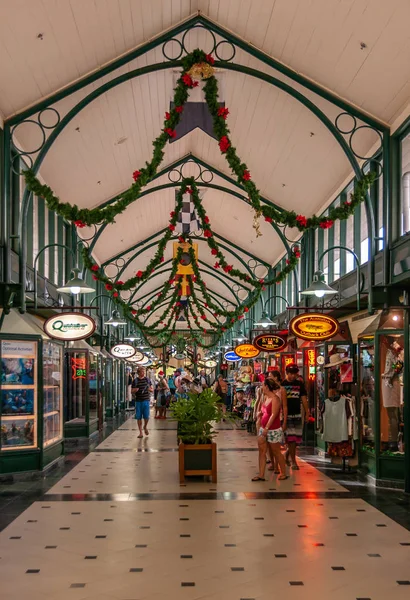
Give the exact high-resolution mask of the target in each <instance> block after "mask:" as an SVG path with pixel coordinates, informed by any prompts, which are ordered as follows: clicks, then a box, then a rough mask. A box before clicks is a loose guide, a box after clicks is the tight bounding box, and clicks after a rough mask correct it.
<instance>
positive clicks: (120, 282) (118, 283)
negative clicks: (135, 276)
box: [115, 281, 124, 285]
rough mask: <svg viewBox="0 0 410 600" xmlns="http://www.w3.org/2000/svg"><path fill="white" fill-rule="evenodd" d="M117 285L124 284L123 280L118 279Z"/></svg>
mask: <svg viewBox="0 0 410 600" xmlns="http://www.w3.org/2000/svg"><path fill="white" fill-rule="evenodd" d="M115 285H124V282H123V281H116V282H115Z"/></svg>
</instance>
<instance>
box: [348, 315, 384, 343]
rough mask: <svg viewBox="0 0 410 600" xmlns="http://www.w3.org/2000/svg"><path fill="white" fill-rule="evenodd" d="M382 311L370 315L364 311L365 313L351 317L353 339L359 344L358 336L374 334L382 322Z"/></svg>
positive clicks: (350, 324) (350, 325)
mask: <svg viewBox="0 0 410 600" xmlns="http://www.w3.org/2000/svg"><path fill="white" fill-rule="evenodd" d="M380 317H381V313H378V314H377V315H369V314H368V313H363V315H362V316H361V315H355V316H352V317H349V327H350V332H351V334H352V341H353V343H354V344H357V339H358V336H359V335H360V336H364V335H374V334H375V332H376V331H377V329H378V328H379V324H380Z"/></svg>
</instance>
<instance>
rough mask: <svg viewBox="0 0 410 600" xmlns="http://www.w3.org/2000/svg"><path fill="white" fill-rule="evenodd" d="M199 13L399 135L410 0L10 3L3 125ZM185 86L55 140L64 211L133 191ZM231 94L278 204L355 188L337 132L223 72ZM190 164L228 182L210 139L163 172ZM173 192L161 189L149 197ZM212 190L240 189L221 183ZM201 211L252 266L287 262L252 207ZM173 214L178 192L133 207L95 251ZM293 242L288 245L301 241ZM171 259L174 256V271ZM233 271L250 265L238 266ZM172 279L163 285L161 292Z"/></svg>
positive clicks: (105, 112) (301, 207)
mask: <svg viewBox="0 0 410 600" xmlns="http://www.w3.org/2000/svg"><path fill="white" fill-rule="evenodd" d="M198 10H200V11H201V12H202V14H203V15H204V16H205V17H208V18H209V19H211V20H213V21H214V22H216V23H217V24H218V25H220V26H221V27H224V28H226V29H229V30H231V31H232V32H233V33H234V34H235V35H237V36H239V37H241V38H242V39H244V40H246V41H247V42H250V43H251V44H253V45H254V46H256V47H257V48H259V49H260V50H262V51H264V52H265V53H266V54H268V55H269V56H271V57H273V58H275V59H277V60H279V61H281V62H283V63H284V64H286V65H287V66H288V67H290V68H291V69H293V70H294V71H297V72H299V73H301V74H302V75H304V76H305V77H306V78H308V79H310V80H312V81H314V82H316V83H317V84H318V85H319V86H321V87H323V88H325V89H327V90H330V91H331V92H332V93H333V94H335V95H336V96H338V97H340V98H343V99H345V100H346V101H347V102H350V103H352V104H354V105H356V106H357V107H360V108H361V109H362V110H363V111H365V112H367V113H368V114H370V115H372V116H373V117H374V118H375V119H377V120H379V121H380V122H383V123H385V124H391V123H392V122H393V121H394V119H395V118H397V116H398V114H400V113H401V112H402V111H403V109H404V108H405V106H406V105H407V104H408V101H409V96H410V66H409V65H410V37H409V35H408V23H409V20H410V2H409V1H408V0H391V1H390V2H386V1H385V0H150V1H149V2H148V1H146V0H98V1H95V2H92V1H88V0H0V56H1V60H0V112H1V114H2V116H3V118H4V119H5V120H7V119H8V118H10V117H11V116H12V115H14V114H15V113H18V112H19V111H21V110H23V109H24V108H26V107H28V106H29V105H32V104H35V103H37V102H39V101H40V100H42V99H44V98H45V97H47V96H49V95H51V94H53V93H55V92H56V91H57V90H60V89H61V88H63V87H64V86H66V85H68V84H70V83H72V82H74V81H77V80H79V79H80V78H82V77H83V76H85V75H87V74H89V73H90V72H91V71H94V70H98V69H99V68H101V67H102V66H103V65H105V64H106V63H108V62H110V61H113V60H115V59H116V58H118V57H119V56H120V55H122V54H124V53H126V52H128V51H130V50H131V49H133V48H135V47H137V46H138V45H140V44H143V43H144V42H147V41H149V40H150V39H152V38H153V37H155V36H157V35H159V34H160V33H161V32H163V31H164V30H166V29H167V28H170V27H172V26H175V25H177V24H178V23H180V22H181V21H182V20H184V19H187V18H188V17H190V16H192V15H194V14H196V13H197V11H198ZM187 42H188V44H189V46H190V48H192V49H193V48H195V47H197V46H198V47H204V46H205V45H206V44H209V39H208V38H207V37H206V34H205V33H203V32H200V31H198V30H195V31H193V32H191V33H190V34H189V35H188V36H187ZM204 49H206V47H204ZM163 60H164V58H163V56H162V53H161V50H160V48H158V49H156V50H151V51H150V52H148V53H147V54H145V55H143V56H142V57H141V58H138V59H135V60H133V61H132V62H131V63H129V64H127V65H125V66H123V67H121V68H120V69H117V70H116V71H115V72H114V73H111V74H110V75H106V76H105V77H104V78H103V82H108V81H111V80H113V79H114V78H115V77H117V76H118V75H120V74H125V73H127V72H129V71H131V70H132V69H135V68H139V67H142V66H145V65H149V64H152V63H155V62H162V61H163ZM234 62H236V63H239V64H241V65H244V66H247V67H252V68H255V69H259V70H261V71H263V72H265V73H267V74H269V75H271V76H274V77H277V78H278V79H279V80H280V81H283V82H285V83H288V84H289V83H291V85H292V87H293V88H294V89H296V90H298V91H300V92H303V93H304V95H305V96H306V97H307V98H308V99H310V100H312V101H313V102H314V103H315V104H316V106H317V107H319V108H320V110H322V111H323V112H324V113H325V114H326V116H327V117H328V118H329V119H330V120H331V121H333V122H334V121H335V119H336V117H337V115H338V114H339V113H340V112H341V110H340V109H339V108H337V107H335V106H334V105H332V104H331V103H330V102H328V101H326V100H324V99H322V98H321V97H320V96H319V95H317V94H315V93H314V92H313V91H307V90H306V89H304V88H302V86H301V85H300V84H297V83H295V82H291V81H290V79H289V78H287V77H286V76H285V75H281V74H279V73H278V72H277V71H275V70H274V69H273V68H271V67H268V66H266V65H265V66H264V65H262V64H261V62H259V61H258V60H257V59H256V58H253V57H251V56H249V55H248V54H247V53H245V52H244V51H242V50H238V51H237V54H236V57H235V61H234ZM174 80H175V73H173V72H172V71H170V70H164V71H160V72H156V73H151V74H148V75H144V76H142V77H139V78H136V79H131V80H130V81H128V82H125V83H122V84H121V85H119V86H117V87H114V88H113V89H111V90H110V91H107V92H106V93H104V94H103V95H102V96H100V97H99V98H97V99H96V100H95V101H93V102H92V103H91V104H89V105H88V106H87V107H85V108H84V109H83V110H82V111H81V112H80V113H79V114H78V115H77V116H75V118H74V119H73V120H72V121H70V123H69V124H68V125H67V127H66V128H65V129H64V131H63V132H62V134H61V135H60V136H59V137H58V138H57V141H56V142H55V143H54V145H53V147H52V149H51V151H50V152H49V153H48V154H47V156H46V158H45V160H44V162H43V164H42V166H41V169H40V175H41V178H42V179H43V180H44V181H45V182H46V183H47V184H49V185H50V186H51V187H52V189H53V190H54V191H55V192H56V194H57V195H58V196H59V197H60V198H61V199H62V200H64V201H67V202H71V203H76V204H78V205H79V206H81V207H87V208H91V207H94V206H97V205H98V204H100V203H102V202H104V201H107V200H109V199H110V198H112V197H113V196H115V195H116V194H119V193H121V192H122V191H123V190H125V189H126V188H128V187H129V186H130V184H131V183H132V172H133V171H134V170H135V169H137V168H139V167H141V166H143V165H144V164H145V161H147V160H149V159H150V157H151V153H152V140H153V139H154V138H155V137H156V136H157V135H158V134H159V132H160V130H161V128H162V126H163V119H164V113H165V111H166V110H168V109H169V103H170V101H171V99H172V96H173V86H174ZM101 83H102V81H96V82H94V83H92V84H90V85H88V86H87V87H85V88H83V89H81V90H79V91H77V92H75V93H73V94H71V95H70V96H69V97H67V98H65V99H63V100H60V101H59V102H58V103H57V104H55V108H56V109H57V110H58V111H59V112H60V114H61V116H64V115H66V114H67V112H68V111H69V110H70V109H71V108H72V107H73V106H75V104H76V103H77V102H79V101H80V100H81V99H83V98H85V97H86V96H87V94H88V93H90V92H91V91H93V90H96V89H97V88H98V87H99V86H100V85H101ZM221 94H222V96H223V97H222V98H221V99H222V100H224V101H225V102H226V106H227V107H229V111H230V115H229V117H228V119H229V120H228V124H229V127H230V129H231V138H232V140H233V142H234V145H235V147H236V148H237V151H238V154H239V156H240V157H241V158H242V160H243V161H244V162H246V163H247V165H248V167H249V169H250V171H251V173H252V178H253V180H254V181H255V183H256V185H257V186H258V188H259V189H260V191H261V193H262V194H263V195H264V196H265V197H266V198H267V199H268V200H270V201H271V202H274V203H275V204H277V205H279V206H282V207H285V208H286V209H294V210H296V211H298V212H299V211H300V212H303V213H304V214H306V215H310V214H312V213H314V212H315V211H318V210H321V209H322V208H323V206H324V205H326V203H327V202H329V201H330V200H331V199H332V195H333V194H334V193H335V191H336V190H337V189H338V188H339V187H340V185H341V184H342V183H343V182H344V181H345V180H346V178H347V177H349V176H350V175H351V167H350V165H349V163H348V161H347V159H346V157H345V155H344V154H343V152H342V151H341V149H340V146H339V145H338V144H337V143H336V141H335V140H334V138H333V137H332V135H331V134H330V132H329V131H328V129H327V128H326V127H325V126H324V125H323V123H321V122H320V121H319V120H318V118H317V117H316V116H315V115H314V114H313V113H312V112H310V111H309V110H308V109H307V108H306V107H305V106H303V105H302V104H301V103H299V102H298V101H296V100H295V99H294V98H292V97H291V96H289V95H288V94H286V93H285V92H284V91H282V90H279V89H278V88H276V87H273V86H272V85H270V84H268V83H266V82H263V81H260V80H259V79H254V78H252V77H250V76H247V75H244V74H241V73H238V72H235V71H232V70H229V69H226V70H224V72H223V73H222V74H221ZM358 138H359V139H355V141H354V144H355V150H356V151H358V153H359V154H361V155H365V154H368V153H369V151H370V149H372V148H374V145H375V142H377V137H376V136H375V135H374V133H372V132H371V131H370V130H368V129H364V130H362V131H361V134H360V136H358ZM16 139H18V142H19V144H20V146H21V148H22V149H23V150H28V149H32V148H34V147H36V145H38V142H39V130H38V129H36V128H35V127H34V126H33V125H24V126H21V127H19V128H18V130H17V131H16ZM188 154H193V155H195V156H196V157H198V158H199V159H201V160H202V161H204V162H206V163H208V164H210V165H211V166H213V167H215V168H217V169H218V170H219V171H221V172H223V173H225V174H226V175H227V176H230V175H231V173H230V170H229V168H228V166H227V164H226V162H225V159H224V157H223V156H221V154H220V152H219V149H218V145H217V142H216V141H215V140H214V139H213V138H211V137H209V136H208V135H207V134H205V133H204V132H202V131H201V130H199V129H196V130H194V131H193V132H191V133H190V134H188V135H187V136H185V137H183V138H182V139H180V140H177V141H176V142H175V143H173V144H170V145H168V146H167V148H166V152H165V158H164V162H163V165H164V166H166V165H169V164H171V163H173V162H174V161H176V160H178V159H180V158H182V157H184V156H186V155H188ZM35 156H36V155H35V154H34V155H33V157H35ZM166 181H168V180H167V177H166V176H163V177H161V178H159V179H157V180H156V181H155V182H153V183H152V184H151V186H150V187H153V186H157V185H160V184H161V183H165V182H166ZM214 183H217V184H219V185H221V184H223V185H225V186H227V187H229V184H227V183H226V182H223V179H222V178H220V177H215V179H214ZM235 189H236V191H240V190H239V188H237V187H236V188H235ZM203 203H204V206H205V208H206V211H207V213H208V215H209V217H210V219H211V223H212V226H213V229H214V231H215V232H216V233H217V234H219V235H220V236H222V237H223V238H225V239H227V240H230V241H231V242H233V243H234V244H236V245H238V246H239V247H241V248H242V249H243V251H244V252H243V253H242V254H241V256H242V258H243V259H244V260H245V262H246V261H247V260H248V257H246V254H245V252H246V251H247V252H249V253H251V254H253V255H256V256H258V257H259V258H260V259H261V260H262V261H266V262H267V263H269V264H271V265H272V264H274V263H275V262H276V261H277V259H278V258H279V257H280V256H281V254H282V253H283V245H282V243H281V241H280V239H279V237H278V236H277V234H275V233H274V231H273V229H272V227H271V226H270V225H268V224H267V223H265V222H262V223H261V231H262V233H263V236H262V237H260V238H256V236H255V230H254V229H253V227H252V219H253V212H252V210H251V209H250V208H249V206H248V205H247V204H246V203H244V202H241V201H240V200H238V199H236V198H234V197H232V196H231V195H229V194H227V193H225V192H221V191H217V190H214V189H208V190H207V192H206V194H205V196H204V200H203ZM173 204H174V189H172V188H171V189H168V190H163V191H159V192H155V193H153V194H150V195H148V196H145V197H143V198H141V199H139V200H138V201H137V202H135V203H134V204H133V205H132V206H131V207H130V208H129V209H128V210H127V211H126V213H124V214H123V215H120V216H119V217H117V219H116V223H115V224H113V225H109V226H108V227H107V228H106V231H105V232H104V234H103V235H102V236H101V238H100V240H99V241H98V243H97V244H96V247H95V256H96V258H97V259H98V261H100V262H105V261H108V260H109V259H110V258H112V257H115V256H116V255H117V254H119V253H122V252H126V251H127V249H128V248H131V247H133V246H135V245H136V244H137V243H138V242H140V241H142V240H144V239H146V238H147V237H149V236H151V235H154V234H155V233H156V232H158V231H160V230H162V229H163V228H164V227H166V226H167V223H168V219H169V212H170V211H171V210H172V208H173ZM85 233H86V232H85ZM293 233H294V232H288V233H287V235H288V236H289V237H291V238H292V234H293ZM154 252H155V248H154V247H153V248H151V249H150V250H148V251H146V252H143V253H142V254H140V255H138V256H137V257H136V259H135V260H134V261H133V262H132V263H131V264H130V265H129V267H128V268H127V269H126V271H125V273H124V275H123V278H127V277H129V276H131V275H132V274H133V273H134V272H135V271H136V270H138V269H139V268H142V267H143V266H144V265H145V264H146V261H147V259H149V257H150V256H152V255H153V254H154ZM200 253H201V254H200V257H201V259H202V260H203V261H204V262H206V263H208V264H209V265H210V266H212V264H213V261H212V258H213V257H212V256H211V255H210V254H209V251H208V250H207V248H206V245H205V244H200ZM170 257H171V249H169V250H168V255H167V256H166V259H168V258H170ZM231 258H232V261H231V262H232V264H235V265H238V266H239V264H240V263H239V261H238V259H236V258H234V257H231ZM165 277H166V276H165V275H164V276H163V277H162V279H161V277H158V278H156V280H155V281H153V283H152V289H154V288H155V287H156V286H157V285H159V283H157V282H161V281H162V282H163V281H164V280H165ZM205 279H206V281H207V283H208V285H209V287H210V288H212V289H214V290H215V291H217V292H218V293H220V294H221V295H223V296H226V294H227V291H226V288H225V289H224V286H223V285H222V284H221V283H220V282H217V281H213V280H212V278H211V277H209V276H205ZM150 285H151V284H150ZM149 289H150V288H149V287H146V288H145V290H144V293H146V292H147V291H148V290H149Z"/></svg>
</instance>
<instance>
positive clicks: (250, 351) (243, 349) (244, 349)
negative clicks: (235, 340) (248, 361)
mask: <svg viewBox="0 0 410 600" xmlns="http://www.w3.org/2000/svg"><path fill="white" fill-rule="evenodd" d="M234 352H235V354H237V355H238V356H240V357H241V358H255V356H258V354H259V353H260V350H258V348H255V346H254V345H253V344H239V346H236V348H235V350H234Z"/></svg>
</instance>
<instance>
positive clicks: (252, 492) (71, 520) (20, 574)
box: [0, 420, 410, 600]
mask: <svg viewBox="0 0 410 600" xmlns="http://www.w3.org/2000/svg"><path fill="white" fill-rule="evenodd" d="M152 426H153V428H155V427H158V429H156V430H154V431H152V432H151V435H150V436H149V438H148V439H144V440H143V441H140V440H138V439H137V435H138V432H137V431H135V421H133V420H130V421H128V422H127V423H126V424H124V425H123V426H122V428H121V429H120V430H117V431H116V432H114V433H113V434H112V435H111V436H110V437H109V438H108V439H107V440H105V441H104V442H103V443H102V444H100V446H98V447H97V448H96V450H95V451H94V452H91V453H90V454H88V456H86V457H85V458H84V460H82V461H81V462H80V463H79V464H77V465H76V466H74V468H73V469H71V470H70V471H69V472H68V473H67V474H66V475H65V476H64V477H63V479H61V481H59V482H58V483H56V484H55V485H53V487H52V488H51V489H50V490H49V492H48V493H46V494H45V495H44V496H43V497H42V499H41V500H40V501H38V502H34V503H33V504H32V505H31V506H30V507H29V508H28V509H27V510H26V511H25V512H24V513H23V514H21V515H20V516H19V517H18V518H17V519H16V520H14V521H13V523H12V524H11V525H9V526H8V527H7V528H6V529H4V531H3V532H2V533H1V534H0V597H1V599H2V600H14V599H16V600H17V599H20V598H21V597H23V596H24V597H29V598H30V600H37V599H40V598H41V599H46V600H47V599H50V600H51V599H53V600H54V599H56V600H57V599H58V600H66V599H70V600H94V599H95V600H97V599H98V600H108V599H113V600H117V599H118V600H143V599H147V600H160V599H161V600H162V599H167V600H177V599H178V600H180V599H182V600H196V599H198V600H199V599H204V600H205V599H209V600H251V599H254V600H262V599H263V600H265V599H266V600H268V599H269V600H270V599H272V598H275V597H280V598H283V599H285V600H287V599H292V600H293V599H299V598H300V599H301V600H302V599H303V600H310V599H313V598H315V599H319V600H321V599H324V598H332V599H335V600H339V599H340V600H355V599H358V598H360V599H365V598H366V599H371V600H382V599H383V600H385V599H386V598H388V599H389V600H396V599H397V600H398V599H405V598H406V599H408V598H409V597H410V532H409V531H408V530H407V529H405V528H403V527H401V526H400V525H398V524H397V523H396V522H395V521H393V520H391V519H390V518H389V517H387V516H386V515H385V514H383V513H381V512H379V511H378V510H377V509H376V508H374V507H373V506H371V505H370V504H368V503H367V502H365V501H364V500H362V499H360V498H358V497H356V494H355V493H352V492H350V491H349V489H347V488H346V487H343V486H342V485H340V484H338V483H336V482H335V481H334V480H333V479H331V478H329V477H327V476H326V475H324V474H323V473H322V472H320V471H318V470H317V469H316V468H314V467H313V466H311V465H309V464H308V463H307V462H304V463H301V466H302V467H303V468H302V469H301V470H300V471H299V472H296V473H293V474H291V477H290V479H288V480H287V481H285V482H280V483H279V482H277V481H276V477H273V476H271V477H270V478H269V480H268V481H266V482H262V483H257V484H255V483H252V482H251V481H250V479H251V476H252V475H253V474H254V473H255V466H256V459H257V454H256V452H255V451H254V448H255V438H254V437H251V436H248V434H246V433H245V432H243V431H238V430H228V431H221V432H220V433H219V435H218V450H219V452H218V467H219V482H218V484H212V483H210V482H208V481H200V480H195V481H187V482H186V484H185V487H181V486H180V485H179V479H178V455H177V453H176V452H174V450H175V439H176V436H175V431H174V430H170V428H171V427H173V425H172V424H171V423H164V422H157V423H154V422H153V425H152ZM349 488H350V486H349ZM406 584H408V585H406Z"/></svg>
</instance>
